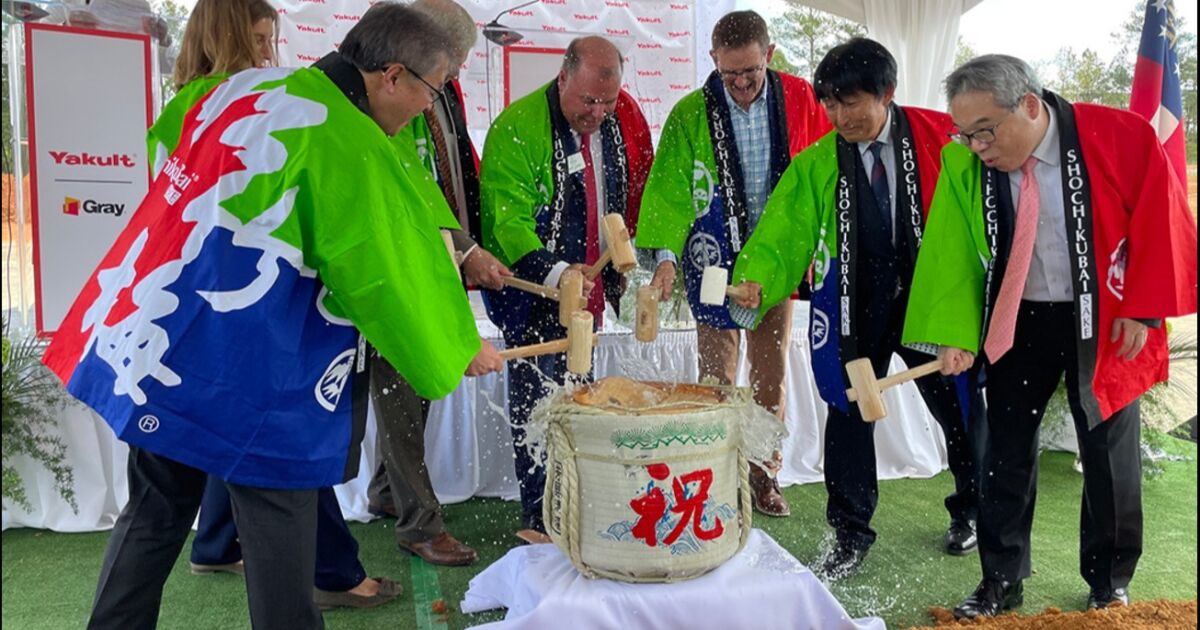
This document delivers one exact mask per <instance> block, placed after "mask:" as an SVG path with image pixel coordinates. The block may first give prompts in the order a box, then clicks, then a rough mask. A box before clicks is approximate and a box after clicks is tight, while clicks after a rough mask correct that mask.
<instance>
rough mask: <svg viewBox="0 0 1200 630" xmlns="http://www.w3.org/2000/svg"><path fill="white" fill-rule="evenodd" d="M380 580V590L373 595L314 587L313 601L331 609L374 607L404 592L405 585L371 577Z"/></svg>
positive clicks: (319, 606) (320, 606) (321, 606)
mask: <svg viewBox="0 0 1200 630" xmlns="http://www.w3.org/2000/svg"><path fill="white" fill-rule="evenodd" d="M371 579H372V580H375V581H376V582H379V592H377V593H375V594H374V595H371V596H369V597H368V596H366V595H358V594H356V593H351V592H350V591H323V590H321V589H319V588H314V589H313V603H315V604H316V605H317V608H320V609H321V610H329V609H331V608H374V607H376V606H382V605H384V604H386V603H388V602H390V601H392V600H393V599H396V598H397V597H398V596H399V595H400V593H403V592H404V587H402V586H400V585H399V584H397V583H395V582H393V581H391V580H389V579H387V578H385V577H376V578H371Z"/></svg>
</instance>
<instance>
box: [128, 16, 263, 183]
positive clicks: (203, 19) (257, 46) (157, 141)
mask: <svg viewBox="0 0 1200 630" xmlns="http://www.w3.org/2000/svg"><path fill="white" fill-rule="evenodd" d="M278 33H279V14H278V13H277V12H276V10H275V8H274V7H272V6H271V5H270V4H268V3H267V0H199V1H198V2H197V3H196V6H195V8H193V9H192V12H191V14H190V15H189V16H188V22H187V28H186V29H185V30H184V32H183V40H182V41H181V42H180V44H179V57H178V58H177V59H176V60H175V73H174V75H173V76H172V82H173V83H174V85H175V89H176V90H177V93H176V94H175V97H174V98H172V99H171V102H169V103H167V105H166V106H165V107H163V110H162V113H161V114H160V115H159V117H158V120H157V121H155V123H154V126H153V127H151V128H150V132H149V134H148V136H147V138H146V144H147V148H148V149H149V153H147V155H149V156H150V158H151V159H152V163H153V164H154V172H155V173H157V172H158V171H159V169H160V168H162V165H163V162H165V161H166V159H167V156H168V155H170V154H171V152H172V151H174V150H175V147H176V146H177V145H178V144H179V135H180V133H181V132H182V130H183V117H184V115H185V114H187V112H188V110H190V109H191V108H192V106H193V105H195V104H196V102H197V101H199V100H200V99H201V98H202V97H204V95H205V94H208V93H209V92H210V91H211V90H212V89H213V88H214V87H216V86H217V85H218V84H219V83H221V82H222V81H224V80H225V79H227V78H228V77H229V75H231V74H234V73H236V72H240V71H242V70H246V69H247V68H265V67H269V66H274V65H276V63H277V59H278V54H277V50H276V47H275V40H276V38H277V37H278Z"/></svg>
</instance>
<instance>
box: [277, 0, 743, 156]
mask: <svg viewBox="0 0 1200 630" xmlns="http://www.w3.org/2000/svg"><path fill="white" fill-rule="evenodd" d="M270 1H271V3H272V4H273V5H275V6H276V7H277V8H278V9H279V16H280V18H281V19H280V35H279V53H280V63H281V64H282V65H294V66H301V65H309V64H311V63H313V62H315V61H316V60H318V59H320V58H321V57H323V56H324V55H325V54H326V53H328V52H329V51H331V50H334V49H336V48H337V47H338V45H339V44H340V43H341V40H342V37H343V36H344V35H345V34H346V32H347V31H349V30H350V27H352V26H354V23H355V22H357V21H358V19H359V17H361V15H362V13H363V12H364V11H366V10H367V8H368V7H369V6H370V5H371V4H372V2H370V0H270ZM459 4H460V5H462V6H463V8H465V9H466V10H467V11H468V12H469V13H470V14H471V16H472V17H473V18H475V22H476V24H477V25H478V27H479V28H480V29H482V28H483V26H484V25H485V24H487V23H489V22H491V21H492V20H493V19H496V17H497V14H499V13H500V12H502V11H505V10H506V9H508V8H509V7H512V6H514V5H519V4H521V3H520V2H505V3H503V4H501V3H498V2H494V1H489V0H459ZM718 4H725V3H718ZM728 4H732V3H728ZM696 17H697V10H696V7H695V3H693V2H690V1H687V0H679V1H674V2H671V1H667V0H541V2H538V3H535V4H532V5H530V6H526V7H521V8H519V9H516V10H513V11H511V12H508V13H505V14H503V15H501V16H500V17H499V22H500V23H501V24H503V25H504V26H505V27H507V28H508V29H510V30H512V31H515V32H517V33H520V34H521V35H522V39H521V40H520V41H518V42H516V43H515V44H511V45H509V46H507V47H502V46H499V45H497V44H495V43H493V42H491V41H489V40H487V39H486V38H484V37H483V36H482V34H481V35H480V37H479V41H478V42H477V43H476V45H475V48H474V49H473V50H472V51H471V54H470V55H469V56H468V58H467V62H466V64H464V66H463V68H462V69H461V71H460V81H461V84H462V86H463V91H464V96H465V100H466V105H467V113H468V115H467V124H468V126H469V127H470V128H471V135H472V138H473V139H474V140H475V141H476V143H477V144H476V146H482V141H483V137H484V135H485V134H486V133H487V128H488V126H489V125H490V124H491V121H492V119H494V118H495V117H496V115H498V114H499V113H500V111H502V110H503V109H504V106H505V105H506V104H507V103H509V102H511V101H513V100H516V99H518V98H520V97H521V96H523V95H525V94H527V93H528V92H529V91H531V90H532V89H534V88H536V87H537V86H539V85H542V84H544V83H546V82H548V81H550V80H551V79H553V78H554V76H555V74H557V71H558V65H559V61H561V56H562V52H561V51H562V50H565V49H566V47H567V44H568V43H570V41H571V40H572V39H574V38H575V37H579V36H582V35H601V36H604V37H607V38H608V39H609V40H611V41H612V42H613V43H614V44H616V46H617V48H618V49H620V50H621V51H622V53H623V54H624V55H625V76H624V79H625V86H624V87H625V89H626V90H628V91H629V92H630V93H631V94H633V95H634V96H635V97H636V98H637V99H638V102H639V103H641V106H642V111H643V113H645V115H646V120H647V122H648V123H649V124H650V129H651V132H652V133H653V134H654V137H655V138H656V139H657V137H658V135H659V131H660V130H661V129H662V124H663V121H665V120H666V118H667V114H669V113H670V111H671V107H673V106H674V105H675V103H676V102H677V101H678V100H679V99H680V98H682V97H683V95H684V94H687V93H688V92H690V91H691V90H692V89H694V88H695V86H696V73H697V61H698V60H697V59H696V49H697V48H698V46H697V41H698V40H697V34H696V24H697V20H696ZM708 36H709V34H708V31H707V30H705V32H704V33H703V34H702V35H701V40H699V41H701V42H702V45H700V46H699V48H700V49H702V50H704V51H705V53H704V54H706V55H707V50H708V46H707V40H708ZM703 62H705V64H707V63H708V60H707V59H704V60H703ZM704 67H705V68H706V69H705V70H704V71H705V72H707V71H708V69H710V68H711V65H704Z"/></svg>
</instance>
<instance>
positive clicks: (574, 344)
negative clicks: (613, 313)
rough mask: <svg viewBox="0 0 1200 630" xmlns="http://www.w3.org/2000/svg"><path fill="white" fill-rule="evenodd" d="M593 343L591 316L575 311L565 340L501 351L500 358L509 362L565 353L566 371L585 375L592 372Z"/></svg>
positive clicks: (594, 341) (594, 338)
mask: <svg viewBox="0 0 1200 630" xmlns="http://www.w3.org/2000/svg"><path fill="white" fill-rule="evenodd" d="M595 343H596V333H595V331H593V330H592V314H591V313H589V312H587V311H575V312H574V313H572V314H571V322H570V323H569V324H568V325H567V338H566V339H558V340H555V341H547V342H545V343H535V344H533V345H529V346H521V347H519V348H510V349H508V350H501V351H500V356H501V357H502V358H503V359H504V360H505V361H511V360H513V359H526V358H529V357H537V356H541V355H543V354H553V353H555V352H566V353H567V371H569V372H572V373H574V374H587V373H588V372H591V371H592V346H593V345H595Z"/></svg>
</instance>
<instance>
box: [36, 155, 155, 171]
mask: <svg viewBox="0 0 1200 630" xmlns="http://www.w3.org/2000/svg"><path fill="white" fill-rule="evenodd" d="M49 153H50V159H52V160H54V163H55V164H61V165H64V166H113V167H125V168H133V167H135V166H137V162H136V161H134V159H133V156H132V155H129V154H126V153H109V154H108V155H93V154H91V153H88V152H87V151H84V152H82V153H71V152H70V151H50V152H49Z"/></svg>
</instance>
